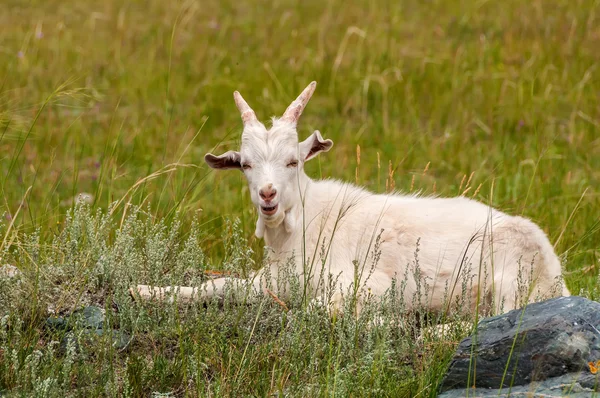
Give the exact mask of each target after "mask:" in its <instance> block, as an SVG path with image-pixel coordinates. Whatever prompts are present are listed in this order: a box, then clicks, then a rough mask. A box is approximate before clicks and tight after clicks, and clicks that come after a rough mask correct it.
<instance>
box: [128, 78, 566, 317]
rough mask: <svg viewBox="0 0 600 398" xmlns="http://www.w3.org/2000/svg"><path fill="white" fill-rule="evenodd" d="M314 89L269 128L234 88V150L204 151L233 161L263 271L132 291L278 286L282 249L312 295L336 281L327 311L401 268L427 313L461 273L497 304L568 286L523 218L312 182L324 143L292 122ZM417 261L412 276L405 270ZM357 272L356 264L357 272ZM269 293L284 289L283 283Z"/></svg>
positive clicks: (190, 292)
mask: <svg viewBox="0 0 600 398" xmlns="http://www.w3.org/2000/svg"><path fill="white" fill-rule="evenodd" d="M315 87H316V82H312V83H311V84H310V85H309V86H308V87H307V88H306V89H305V90H304V91H303V92H302V94H300V96H299V97H298V98H297V99H296V100H295V101H294V102H292V104H291V105H290V106H289V107H288V108H287V110H286V111H285V113H284V114H283V116H282V117H281V118H279V119H277V118H274V119H273V125H272V127H271V128H270V129H267V128H266V127H265V126H264V125H263V124H262V123H261V122H259V121H258V119H257V118H256V115H255V113H254V111H253V110H252V109H251V108H250V107H249V106H248V104H247V103H246V101H245V100H244V99H243V98H242V96H241V95H240V94H239V93H238V92H237V91H236V92H235V93H234V94H233V96H234V99H235V103H236V105H237V108H238V109H239V111H240V112H241V116H242V120H243V123H244V130H243V133H242V144H241V149H240V151H239V152H236V151H228V152H226V153H224V154H223V155H220V156H215V155H213V154H211V153H208V154H207V155H206V156H205V158H204V159H205V161H206V163H208V165H209V166H210V167H212V168H215V169H237V170H241V171H242V172H243V173H244V175H245V176H246V179H247V180H248V185H249V188H250V195H251V198H252V203H253V204H254V206H256V208H257V210H258V221H257V223H256V236H257V237H259V238H260V237H264V240H265V242H266V244H267V246H268V248H269V254H268V260H267V264H268V265H267V266H266V267H268V268H269V271H270V272H268V273H266V272H265V270H266V269H265V268H263V269H262V270H260V271H259V272H258V274H257V275H255V277H254V279H252V281H243V280H240V279H234V278H222V279H217V280H213V281H210V282H207V284H205V285H203V286H200V287H196V288H192V287H163V288H158V287H150V286H146V285H139V286H138V288H137V293H139V294H140V295H141V297H143V298H150V297H154V296H156V295H158V296H159V297H160V296H162V295H163V294H165V293H166V292H168V291H172V290H176V291H178V294H179V297H183V298H188V299H190V298H198V297H199V298H200V299H203V298H204V299H206V298H209V297H212V296H213V295H222V294H223V293H224V289H225V288H226V286H230V287H236V286H239V285H240V284H241V283H252V284H253V285H254V287H255V288H256V289H259V288H261V286H265V285H264V282H265V281H264V280H263V279H264V277H265V275H270V277H271V278H272V280H271V282H272V283H271V286H273V289H277V286H278V285H277V283H276V281H275V279H276V278H277V276H278V274H279V272H278V271H279V270H280V269H281V268H280V267H281V265H282V264H285V263H288V261H289V260H290V258H293V259H294V261H295V267H296V271H297V273H298V275H301V277H300V279H301V280H302V281H303V282H305V283H306V284H307V285H308V286H307V287H308V288H309V291H310V292H311V294H312V295H313V297H317V296H318V295H319V292H321V293H322V292H323V290H322V289H323V288H324V286H323V280H322V278H320V277H319V276H320V275H325V276H328V275H333V276H334V277H336V278H337V280H336V284H335V286H336V287H339V290H337V291H336V292H335V294H331V293H330V297H332V302H331V303H329V304H332V305H333V308H334V309H339V308H340V305H341V304H342V301H343V298H344V294H345V292H347V291H348V290H347V289H351V288H355V289H356V287H357V286H359V287H360V289H359V291H358V295H359V296H360V297H365V296H366V295H374V296H382V295H383V294H384V292H386V290H388V289H389V288H390V287H391V286H392V285H393V283H392V281H393V280H394V278H399V279H401V278H402V277H403V276H405V275H410V277H409V278H407V281H406V286H405V287H404V294H405V297H407V298H409V299H407V300H406V303H407V304H408V305H409V306H410V303H411V300H410V297H412V296H413V295H414V294H415V293H416V292H417V289H418V284H419V283H426V284H427V286H428V289H429V292H428V302H427V303H426V305H427V306H428V307H429V308H430V309H432V310H436V309H441V307H442V306H443V305H444V300H445V299H446V300H448V299H449V298H450V297H448V296H449V295H450V296H451V295H454V296H456V295H457V294H461V293H462V292H461V290H462V289H461V284H462V283H463V282H462V281H461V278H463V277H465V275H470V278H471V281H472V282H473V283H470V284H469V285H468V286H469V291H468V294H469V295H472V297H475V296H476V295H477V294H481V296H483V297H487V298H488V299H490V298H491V299H492V300H493V301H492V302H493V303H495V304H494V305H495V309H496V311H497V310H498V309H500V308H503V309H504V310H510V309H514V308H517V307H518V306H519V305H520V303H521V300H522V299H523V298H519V297H518V296H519V294H523V292H522V290H523V289H522V286H521V287H520V285H522V284H523V281H525V282H527V287H526V289H525V290H526V291H525V295H526V297H525V301H528V300H532V299H533V298H534V297H535V296H538V297H540V296H553V295H556V293H558V294H560V293H562V294H563V295H569V291H568V290H567V289H566V288H564V287H563V288H562V290H558V291H556V290H555V288H556V287H557V283H558V286H560V284H561V283H562V281H561V264H560V262H559V260H558V258H557V256H556V254H555V253H554V250H553V247H552V245H551V244H550V242H549V241H548V238H547V237H546V235H545V234H544V232H543V231H542V230H541V229H540V228H539V227H538V226H537V225H535V224H534V223H532V222H531V221H529V220H528V219H525V218H522V217H516V216H509V215H507V214H504V213H502V212H500V211H498V210H495V209H492V208H490V207H489V206H486V205H484V204H482V203H479V202H476V201H474V200H470V199H467V198H465V197H456V198H448V199H446V198H436V197H418V196H404V195H400V194H373V193H370V192H368V191H366V190H364V189H362V188H360V187H357V186H355V185H352V184H349V183H344V182H339V181H334V180H322V181H314V180H312V179H310V178H309V177H308V176H307V175H306V174H305V172H304V163H305V162H307V161H309V160H311V159H313V158H314V157H315V156H317V155H318V154H319V153H320V152H326V151H328V150H329V149H331V147H332V145H333V142H332V141H331V140H325V139H323V137H322V136H321V134H320V133H319V131H315V132H314V133H313V134H312V135H311V136H310V137H309V138H308V139H306V140H305V141H303V142H300V143H299V142H298V134H297V132H296V123H297V121H298V118H299V117H300V115H301V114H302V111H303V110H304V107H305V106H306V104H307V103H308V100H309V99H310V97H311V96H312V94H313V92H314V90H315ZM371 264H374V265H373V266H371ZM417 264H418V269H419V271H418V275H419V278H414V277H413V274H414V271H415V268H416V266H417ZM365 266H366V268H368V270H367V271H364V267H365ZM322 267H325V269H322ZM371 267H372V268H371ZM407 267H409V268H408V270H409V271H410V272H407ZM465 267H467V268H468V270H466V269H465ZM483 267H487V268H486V271H485V272H484V271H483ZM309 271H310V272H309ZM363 271H364V272H363ZM465 271H468V272H465ZM357 272H358V273H362V274H361V275H362V280H360V281H357ZM359 279H360V278H359ZM415 279H420V280H415ZM261 282H262V284H261ZM534 285H535V289H534V288H533V286H534ZM456 286H458V287H457V288H456V289H455V288H454V287H456ZM447 287H449V289H447ZM484 288H485V291H481V290H484ZM449 292H452V293H453V294H451V293H449ZM275 294H277V295H278V296H279V297H280V298H285V291H284V289H280V290H279V291H277V290H275ZM359 303H360V300H359ZM473 303H475V300H473Z"/></svg>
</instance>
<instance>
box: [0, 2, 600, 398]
mask: <svg viewBox="0 0 600 398" xmlns="http://www.w3.org/2000/svg"><path fill="white" fill-rule="evenodd" d="M0 37H2V40H1V41H0V54H2V62H0V215H1V216H2V217H3V218H2V223H3V225H2V226H1V227H0V232H1V234H0V245H1V246H0V263H10V264H13V265H16V266H17V267H19V268H20V269H21V270H22V271H23V272H24V276H26V278H25V279H26V281H25V282H24V283H23V284H20V285H19V286H18V287H17V286H12V285H10V286H12V287H13V288H14V292H13V293H10V294H9V293H6V289H5V290H4V292H3V293H2V294H4V295H2V294H0V299H2V300H3V301H0V310H2V311H4V312H0V318H2V316H4V315H6V314H8V316H9V318H7V319H9V320H8V321H7V322H8V323H9V324H10V327H7V328H4V330H6V333H7V334H6V335H2V334H0V343H1V344H2V345H0V394H1V393H2V391H3V390H5V391H8V392H10V393H15V394H16V395H19V394H22V395H29V394H31V393H32V392H33V390H34V389H35V388H36V386H38V387H39V385H41V384H40V383H39V381H40V378H41V380H45V379H48V378H49V379H51V380H54V379H55V380H56V381H55V382H52V381H50V382H48V383H49V384H51V385H50V386H49V387H48V389H49V390H48V391H54V392H53V394H58V395H59V396H60V395H61V394H62V393H61V392H62V391H67V390H70V391H71V393H72V394H73V395H82V396H97V395H102V394H106V395H110V392H114V391H118V392H120V393H123V394H125V392H127V393H128V394H130V395H132V396H147V395H148V394H150V393H151V392H152V391H161V392H172V393H174V394H176V395H185V393H184V392H185V391H186V390H187V391H188V392H189V393H190V394H191V395H194V394H198V395H216V396H218V395H257V396H264V395H267V394H269V393H272V392H275V391H280V392H281V393H285V392H287V393H289V394H292V395H306V396H314V395H341V396H344V395H346V394H350V395H354V396H358V395H365V394H368V393H369V391H370V393H371V394H372V395H382V393H381V392H382V391H387V392H388V394H389V395H390V396H399V394H404V395H405V396H415V395H422V396H431V395H433V394H434V393H435V386H436V385H437V383H439V381H440V377H441V376H442V374H443V366H444V364H445V362H444V361H446V360H447V359H448V355H450V354H451V353H452V349H453V346H452V344H446V343H448V342H433V343H432V345H431V346H428V345H425V346H419V347H414V346H406V344H408V343H407V338H406V336H400V335H391V336H389V335H387V334H385V333H388V332H390V330H391V328H389V330H388V329H386V328H384V329H382V330H384V331H385V333H384V335H381V334H378V333H377V332H373V331H369V330H370V329H368V328H367V329H365V328H363V327H362V326H360V325H359V326H356V327H355V326H353V325H355V323H354V322H358V321H352V320H351V318H350V317H348V318H343V319H342V320H341V321H340V322H339V323H337V322H330V321H329V320H327V321H326V320H323V319H322V318H319V317H318V316H316V315H311V313H310V312H304V310H302V311H300V315H298V317H300V318H302V317H303V316H306V317H309V318H306V319H303V318H302V319H301V320H295V322H296V323H295V324H294V325H296V326H295V328H290V327H288V326H286V325H288V323H287V321H286V320H285V319H284V318H285V315H284V314H282V311H281V308H279V307H278V306H276V305H273V303H272V302H265V303H263V305H253V306H251V307H250V310H248V309H247V308H245V307H236V306H231V307H226V309H228V310H225V311H223V310H222V309H221V308H216V307H215V308H213V307H210V306H209V308H208V309H204V308H202V307H200V306H191V307H186V308H184V309H182V308H179V307H174V306H169V305H165V306H162V307H161V306H157V307H156V308H154V307H148V308H147V307H140V306H136V305H133V304H131V303H130V302H129V301H128V297H127V296H126V292H125V289H126V287H127V285H128V283H135V282H137V281H148V280H152V281H156V282H178V283H180V282H188V283H192V282H197V281H199V280H201V279H202V270H204V269H206V268H210V269H220V268H228V269H235V270H236V271H239V272H242V273H245V272H247V271H248V270H249V269H250V268H255V267H256V266H257V265H258V264H260V260H261V257H262V250H261V242H260V241H259V240H257V239H256V238H254V237H253V236H252V233H253V231H254V218H255V211H254V210H253V209H252V208H251V206H250V199H249V195H248V191H247V188H246V186H245V182H244V181H243V177H242V175H241V174H240V173H234V172H230V173H213V172H212V171H210V170H209V169H208V168H207V167H206V166H205V165H204V163H203V161H202V158H203V156H204V154H205V153H206V152H208V151H212V150H213V149H214V150H215V151H225V150H227V149H233V148H236V147H237V146H238V144H239V133H240V131H241V122H240V119H239V113H238V112H237V110H236V108H235V105H234V103H233V98H232V92H233V91H234V90H239V91H240V92H241V93H242V94H243V95H244V97H245V98H246V100H248V102H249V103H250V105H251V106H252V107H253V108H254V110H255V111H256V112H257V114H258V116H259V118H261V119H263V120H267V118H268V117H269V116H271V115H281V114H282V113H283V111H284V110H285V108H286V106H287V105H288V104H289V103H290V101H291V100H293V99H294V98H295V96H296V95H297V94H298V93H299V92H300V91H301V90H302V89H303V88H304V87H305V86H306V84H308V83H309V82H310V81H312V80H316V81H317V82H318V83H319V85H318V87H317V91H316V93H315V95H314V97H313V99H312V100H311V102H310V103H309V105H308V107H307V109H306V110H305V112H304V115H303V116H302V119H301V122H300V126H299V133H300V135H301V137H302V138H303V137H305V136H307V135H308V134H309V133H310V132H312V130H313V129H319V130H320V131H321V132H322V133H323V135H324V136H325V137H326V138H331V139H333V140H334V142H335V146H334V148H333V149H332V152H330V153H327V154H324V155H323V156H321V157H320V159H319V161H316V162H313V164H310V165H308V170H307V171H308V174H309V175H311V176H314V177H332V178H339V179H345V180H350V181H355V180H356V181H357V182H358V183H359V184H362V185H364V186H366V187H368V188H369V189H371V190H373V191H376V192H384V191H386V189H389V188H390V186H391V185H393V186H395V187H396V188H397V189H400V190H402V191H405V192H408V191H416V190H421V191H422V192H424V193H425V194H429V193H434V192H435V193H436V194H440V195H443V196H453V195H459V194H461V193H465V195H467V196H473V197H475V198H477V199H479V200H482V201H484V202H486V203H491V204H493V205H494V206H495V207H497V208H499V209H501V210H504V211H506V212H508V213H510V214H522V215H524V216H527V217H530V218H531V219H533V220H534V221H535V222H536V223H538V224H539V225H540V226H541V227H542V228H543V229H544V230H545V231H546V232H547V233H548V235H549V237H550V240H551V242H552V243H556V250H557V253H559V254H561V255H563V256H564V260H565V267H566V271H567V273H566V281H567V285H568V287H569V288H570V289H571V291H572V292H573V293H579V292H580V291H581V292H583V294H585V295H587V296H589V297H591V298H598V297H599V295H600V290H599V289H598V266H599V263H598V257H599V255H600V245H599V244H598V242H599V241H600V190H599V187H600V100H599V98H600V95H599V94H600V69H599V66H600V65H599V63H600V55H599V54H600V53H599V52H598V49H599V48H600V2H598V1H593V0H580V1H569V0H549V1H541V0H540V1H530V2H523V1H515V0H508V1H455V0H450V1H428V2H416V1H404V2H384V1H376V2H372V1H363V0H361V1H356V2H352V3H351V4H350V3H348V2H341V1H339V0H330V1H312V0H309V1H302V2H293V1H288V0H283V1H275V2H267V1H251V2H242V3H235V2H229V1H212V0H206V1H202V2H194V1H183V2H182V1H176V2H165V1H158V0H150V1H147V2H130V3H128V4H122V2H118V1H115V0H108V1H104V2H98V3H97V4H96V3H93V2H92V3H88V2H75V1H55V0H51V1H14V0H12V1H11V0H9V1H4V2H2V4H0ZM357 146H360V164H358V159H357ZM215 148H217V149H215ZM390 168H391V170H393V177H392V179H391V180H390V177H389V174H390V173H389V171H388V170H389V169H390ZM392 180H393V182H392ZM386 187H387V188H386ZM81 192H87V193H90V194H92V195H93V198H94V203H93V208H94V209H101V210H103V212H104V213H103V214H106V212H107V211H108V210H107V209H109V208H110V209H111V210H110V211H111V216H110V217H107V221H106V225H105V226H103V225H99V224H98V223H100V220H101V219H102V217H104V216H100V215H99V216H92V215H93V214H96V213H95V210H94V209H92V210H90V212H91V213H87V210H86V211H83V210H81V209H80V211H82V212H83V213H81V214H84V213H85V214H87V215H86V216H85V217H84V216H83V215H80V216H79V217H81V220H92V221H89V222H87V221H86V222H84V221H81V222H80V223H79V224H78V222H79V221H76V220H73V219H71V218H67V217H66V214H67V211H68V210H69V209H70V207H71V204H72V202H73V198H74V197H75V196H76V195H77V194H78V193H81ZM115 202H117V206H116V207H114V205H113V204H114V203H115ZM133 205H139V206H140V207H141V209H143V212H142V213H143V215H141V214H142V213H139V214H138V216H139V217H140V219H142V220H143V222H142V221H140V222H141V224H139V225H138V224H135V222H134V221H133V220H130V219H129V218H128V217H130V215H131V214H133V213H134V209H135V207H134V206H133ZM111 206H113V207H111ZM236 218H238V219H239V220H240V224H239V228H229V229H227V228H226V220H228V219H229V220H233V219H236ZM176 220H179V222H180V224H181V225H180V227H179V228H178V229H177V230H175V228H174V226H173V223H174V222H176ZM192 220H196V221H194V223H195V224H194V225H195V226H194V227H192ZM77 225H79V226H78V227H77ZM126 226H129V227H130V228H134V227H135V228H138V229H139V230H138V231H132V232H127V233H125V232H123V228H125V227H126ZM161 228H162V229H161ZM82 231H83V232H82ZM85 231H89V234H90V235H86V233H85ZM192 231H196V232H194V233H192ZM227 231H229V232H227ZM170 233H171V234H172V235H173V236H171V237H169V234H170ZM36 236H37V237H39V238H36ZM125 237H129V238H130V239H129V240H127V239H125ZM153 237H154V238H153ZM71 241H73V242H75V243H73V242H71ZM186 241H189V242H190V243H189V246H190V247H196V248H197V249H192V248H189V249H188V251H189V253H191V254H189V258H190V259H194V261H191V260H189V261H188V262H186V261H184V260H182V259H179V257H178V256H180V254H178V253H180V252H181V251H185V250H186V249H184V246H185V245H184V242H186ZM69 242H71V243H69ZM119 242H120V243H119ZM165 242H171V244H170V246H166V247H165V246H164V245H165V244H166V243H165ZM119 245H122V246H119ZM161 245H163V246H162V247H161ZM128 248H129V249H128ZM128 250H129V251H128ZM107 253H113V254H114V256H115V257H114V258H112V259H111V260H110V261H108V262H107V263H106V264H104V265H98V261H99V258H100V257H101V254H107ZM150 253H155V257H152V255H150ZM186 258H187V257H186ZM0 265H1V264H0ZM6 283H9V284H10V283H15V282H6ZM7 286H9V285H7ZM0 287H1V286H0ZM19 292H20V293H19ZM17 293H18V294H17ZM113 302H114V303H117V304H115V305H113V304H112V303H113ZM87 303H97V304H101V305H103V306H104V307H105V308H106V310H107V314H108V315H109V316H107V322H109V323H111V325H113V322H114V326H115V327H117V326H118V327H119V328H122V329H124V330H127V331H129V332H131V333H133V334H134V335H135V336H136V338H135V339H134V342H133V343H132V345H131V346H130V347H128V349H127V350H125V351H123V352H117V351H115V350H114V349H111V348H110V344H109V343H110V342H109V341H107V339H104V341H102V339H100V341H97V342H94V343H93V344H92V348H93V349H90V350H89V352H87V351H84V352H79V353H78V354H76V355H75V354H73V355H71V356H69V355H67V354H64V353H59V352H54V353H53V352H52V351H51V350H50V351H49V350H48V346H49V345H51V344H50V342H51V341H53V340H55V341H57V339H59V340H60V338H59V337H60V336H55V335H48V334H47V331H46V329H45V328H44V327H43V322H44V319H45V317H46V316H47V315H48V308H49V306H50V307H52V308H53V309H54V310H55V311H57V312H61V311H63V312H64V311H70V310H73V309H75V308H78V307H79V306H81V305H84V304H87ZM115 306H117V307H119V311H117V310H115V309H114V308H113V307H115ZM311 316H313V317H314V319H313V318H310V317H311ZM304 321H306V322H304ZM311 323H313V324H317V325H318V327H315V328H313V329H311V328H309V326H310V325H311ZM253 325H255V326H256V327H254V326H253ZM353 328H354V329H353ZM2 330H3V327H0V333H2ZM357 330H358V331H360V332H357ZM350 332H352V333H355V334H356V336H357V337H356V339H355V340H352V339H350V340H351V341H352V342H353V344H354V346H347V345H346V344H349V343H347V342H346V340H347V339H346V337H347V334H348V333H350ZM390 333H391V332H390ZM344 336H346V337H344ZM305 337H306V339H304V338H305ZM365 341H366V342H368V343H365ZM248 342H250V344H248ZM246 347H247V349H246ZM313 348H314V350H313ZM11 350H16V351H15V352H16V354H14V355H15V357H14V358H13V357H12V355H13V354H12V351H11ZM36 350H38V351H39V352H40V355H42V357H41V359H39V360H36V361H38V362H35V366H34V365H32V363H33V362H31V361H32V360H33V359H32V358H34V357H35V355H37V354H35V355H34V356H33V357H32V355H33V354H32V353H34V352H36ZM9 351H10V352H9ZM55 351H56V350H55ZM313 354H314V355H313ZM28 358H29V359H28ZM27 361H29V362H27ZM28 363H29V365H27V364H28ZM69 363H71V364H70V365H69ZM66 365H69V367H65V366H66ZM28 366H29V367H28ZM34 368H35V369H36V370H35V371H33V370H31V369H34ZM363 377H364V378H363ZM36 378H37V379H36ZM52 383H55V384H52ZM105 387H106V389H105ZM361 388H365V389H366V390H361ZM367 390H368V391H367ZM63 395H64V394H63Z"/></svg>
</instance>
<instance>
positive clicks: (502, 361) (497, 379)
mask: <svg viewBox="0 0 600 398" xmlns="http://www.w3.org/2000/svg"><path fill="white" fill-rule="evenodd" d="M599 329H600V303H597V302H595V301H590V300H587V299H585V298H582V297H576V296H572V297H558V298H554V299H550V300H546V301H543V302H539V303H534V304H529V305H528V306H527V307H525V308H524V309H518V310H513V311H510V312H508V313H506V314H503V315H499V316H495V317H492V318H487V319H484V320H482V321H481V322H480V323H479V325H478V326H477V329H476V331H475V332H474V333H473V335H472V336H470V337H467V338H466V339H464V340H463V341H462V342H461V343H460V344H459V346H458V348H457V350H456V353H455V354H454V357H453V358H452V361H451V363H450V367H449V369H448V372H447V373H446V376H445V378H444V380H443V382H442V385H441V388H440V391H441V392H445V391H449V390H453V389H454V390H459V391H462V394H463V395H442V396H447V397H450V396H464V393H465V388H466V387H467V386H471V387H472V386H475V387H477V389H470V393H469V396H472V395H471V392H475V391H479V390H480V389H483V390H481V391H488V392H489V389H494V390H495V391H494V392H493V394H495V395H498V394H499V393H501V391H503V390H500V391H498V389H506V388H510V387H512V390H511V396H513V394H514V392H515V390H514V389H515V387H516V386H524V391H530V392H531V391H532V389H533V391H537V390H536V388H534V387H535V386H538V385H540V383H538V382H541V381H545V380H547V382H546V383H542V384H541V387H540V388H544V389H546V390H547V391H554V390H552V386H558V385H561V384H565V385H567V388H568V386H569V385H574V386H575V385H578V386H579V387H581V388H583V389H585V391H587V392H585V394H588V396H589V394H590V393H589V391H596V390H598V387H597V385H599V384H600V383H597V381H598V380H597V378H596V376H595V375H592V374H591V373H590V371H589V367H588V362H591V361H593V362H596V361H598V360H600V331H599ZM561 377H564V379H563V378H561ZM549 379H551V380H549ZM567 381H568V382H567ZM527 388H530V389H529V390H527ZM559 390H560V388H559ZM574 392H575V391H573V393H574ZM581 393H584V390H582V392H581ZM481 394H483V393H481ZM561 395H562V390H561ZM561 395H559V396H561ZM478 396H486V395H478ZM550 396H552V395H550ZM571 396H575V395H571Z"/></svg>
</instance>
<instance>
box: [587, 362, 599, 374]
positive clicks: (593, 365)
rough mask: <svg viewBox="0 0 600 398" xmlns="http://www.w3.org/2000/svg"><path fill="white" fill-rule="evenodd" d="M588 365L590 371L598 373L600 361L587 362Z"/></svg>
mask: <svg viewBox="0 0 600 398" xmlns="http://www.w3.org/2000/svg"><path fill="white" fill-rule="evenodd" d="M588 366H589V368H590V373H591V374H593V375H595V374H596V373H598V368H600V361H596V363H594V362H588Z"/></svg>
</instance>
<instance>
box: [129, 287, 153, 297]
mask: <svg viewBox="0 0 600 398" xmlns="http://www.w3.org/2000/svg"><path fill="white" fill-rule="evenodd" d="M129 295H130V296H131V298H132V299H134V300H136V301H137V300H140V299H141V300H149V299H151V298H152V292H151V291H150V286H148V285H137V286H135V287H130V288H129Z"/></svg>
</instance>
